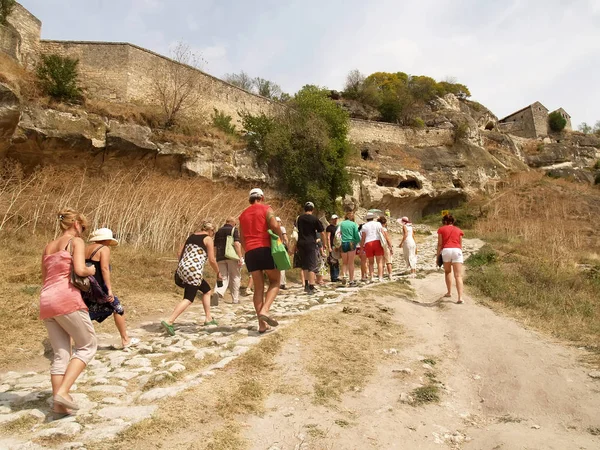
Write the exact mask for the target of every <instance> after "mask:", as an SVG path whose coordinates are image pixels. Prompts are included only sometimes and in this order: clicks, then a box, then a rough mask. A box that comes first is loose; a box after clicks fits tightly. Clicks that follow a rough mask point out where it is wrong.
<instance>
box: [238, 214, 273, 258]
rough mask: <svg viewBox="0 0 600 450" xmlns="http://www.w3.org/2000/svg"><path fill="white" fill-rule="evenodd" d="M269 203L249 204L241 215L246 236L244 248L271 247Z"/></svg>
mask: <svg viewBox="0 0 600 450" xmlns="http://www.w3.org/2000/svg"><path fill="white" fill-rule="evenodd" d="M269 208H270V207H269V205H265V204H263V203H254V204H253V205H250V206H248V207H247V208H246V209H245V210H244V212H243V213H242V214H241V216H240V229H241V230H242V235H243V236H244V241H245V244H246V245H245V247H244V250H245V251H246V252H249V251H250V250H254V249H256V248H260V247H271V237H270V236H269V233H268V232H267V230H268V229H269V227H268V224H267V211H268V210H269Z"/></svg>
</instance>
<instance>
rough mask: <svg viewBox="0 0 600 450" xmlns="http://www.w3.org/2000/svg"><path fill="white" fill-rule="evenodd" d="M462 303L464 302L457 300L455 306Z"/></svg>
mask: <svg viewBox="0 0 600 450" xmlns="http://www.w3.org/2000/svg"><path fill="white" fill-rule="evenodd" d="M463 303H464V301H463V300H458V301H457V302H456V304H457V305H462V304H463Z"/></svg>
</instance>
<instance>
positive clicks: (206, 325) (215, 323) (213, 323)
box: [203, 319, 219, 327]
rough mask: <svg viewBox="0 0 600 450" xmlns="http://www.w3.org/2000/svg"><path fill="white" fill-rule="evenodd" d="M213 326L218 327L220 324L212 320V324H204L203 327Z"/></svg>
mask: <svg viewBox="0 0 600 450" xmlns="http://www.w3.org/2000/svg"><path fill="white" fill-rule="evenodd" d="M211 325H216V326H218V325H219V323H218V322H217V321H216V320H215V319H213V320H211V321H210V322H204V324H203V326H205V327H209V326H211Z"/></svg>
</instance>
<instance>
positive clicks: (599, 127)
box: [592, 120, 600, 136]
mask: <svg viewBox="0 0 600 450" xmlns="http://www.w3.org/2000/svg"><path fill="white" fill-rule="evenodd" d="M592 133H594V134H596V135H598V136H600V120H598V121H596V123H595V124H594V128H593V129H592Z"/></svg>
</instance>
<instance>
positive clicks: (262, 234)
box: [239, 188, 283, 333]
mask: <svg viewBox="0 0 600 450" xmlns="http://www.w3.org/2000/svg"><path fill="white" fill-rule="evenodd" d="M249 201H250V206H248V207H247V208H246V209H245V210H244V212H242V214H241V215H240V220H239V223H240V240H241V241H242V247H243V248H244V251H245V252H246V256H245V261H246V267H247V268H248V272H249V273H250V276H251V277H252V281H253V282H254V296H253V301H254V309H255V310H256V315H257V316H258V332H259V333H264V332H266V331H267V330H269V329H270V327H276V326H277V325H279V323H278V322H277V321H276V320H275V319H273V318H271V317H269V310H270V309H271V305H272V304H273V301H274V300H275V297H277V294H278V293H279V284H280V276H281V274H280V272H279V270H277V267H275V261H273V257H272V256H271V237H270V236H269V233H268V230H269V229H270V230H272V231H273V232H274V233H276V234H277V235H278V236H279V237H280V238H282V241H283V236H282V235H281V227H280V226H279V223H277V219H276V216H275V213H274V212H273V209H272V208H271V207H270V206H269V205H266V204H265V203H264V202H265V194H264V193H263V191H262V189H259V188H254V189H252V190H251V191H250V198H249ZM263 272H264V273H266V275H267V278H268V279H269V287H268V288H267V293H266V295H265V292H264V278H263Z"/></svg>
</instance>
